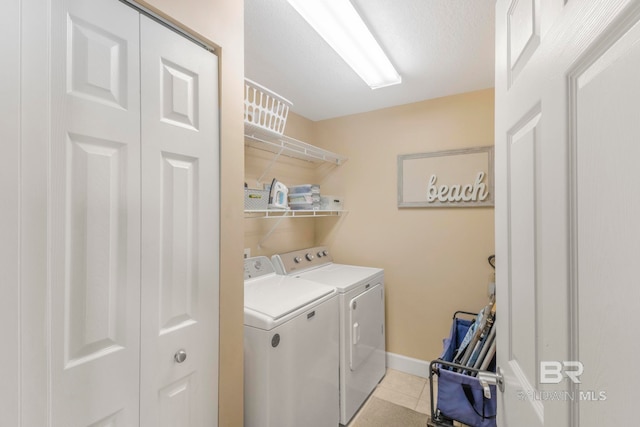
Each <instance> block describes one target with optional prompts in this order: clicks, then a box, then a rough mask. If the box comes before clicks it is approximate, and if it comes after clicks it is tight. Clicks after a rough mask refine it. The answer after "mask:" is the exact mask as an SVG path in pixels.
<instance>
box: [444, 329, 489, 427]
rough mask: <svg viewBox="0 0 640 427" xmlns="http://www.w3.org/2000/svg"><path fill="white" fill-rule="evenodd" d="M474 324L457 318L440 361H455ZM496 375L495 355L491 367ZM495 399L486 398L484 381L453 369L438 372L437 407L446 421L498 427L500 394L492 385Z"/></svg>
mask: <svg viewBox="0 0 640 427" xmlns="http://www.w3.org/2000/svg"><path fill="white" fill-rule="evenodd" d="M472 323H473V322H472V321H469V320H466V319H458V318H454V321H453V324H452V325H451V331H450V334H449V336H448V337H447V338H445V339H444V342H443V344H444V346H443V347H444V349H443V352H442V355H441V356H440V359H442V360H444V361H447V362H452V361H453V358H454V356H455V351H456V349H457V348H458V347H459V346H460V344H461V343H462V340H463V339H464V337H465V335H466V334H467V331H468V329H469V327H470V326H471V324H472ZM489 370H490V371H492V372H495V356H494V359H493V360H492V362H491V364H490V365H489ZM489 387H490V389H491V399H487V398H485V397H484V392H483V389H482V386H481V385H480V382H479V381H478V379H477V378H476V377H473V376H470V375H465V374H462V373H459V372H455V371H452V370H450V369H449V368H448V367H447V366H445V365H440V369H439V373H438V401H437V408H438V411H440V413H441V414H442V415H443V416H445V417H446V418H449V419H452V420H456V421H459V422H461V423H463V424H467V425H469V426H472V427H496V412H497V395H496V386H494V385H492V386H489Z"/></svg>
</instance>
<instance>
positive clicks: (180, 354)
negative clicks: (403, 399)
mask: <svg viewBox="0 0 640 427" xmlns="http://www.w3.org/2000/svg"><path fill="white" fill-rule="evenodd" d="M173 359H174V360H175V361H176V362H178V363H182V362H184V361H185V360H186V359H187V352H186V351H184V350H183V349H180V350H178V351H177V352H176V354H175V355H174V356H173Z"/></svg>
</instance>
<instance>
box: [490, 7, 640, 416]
mask: <svg viewBox="0 0 640 427" xmlns="http://www.w3.org/2000/svg"><path fill="white" fill-rule="evenodd" d="M565 3H566V4H565ZM496 25H497V31H496V259H497V291H498V295H497V297H498V302H499V304H500V312H499V314H498V329H497V331H498V337H497V339H498V365H499V367H500V368H501V369H502V371H503V374H504V376H505V390H504V393H502V394H501V395H500V396H499V399H500V400H499V401H498V408H499V413H498V415H499V417H498V425H500V426H571V427H578V426H582V427H585V426H586V427H590V426H594V427H595V426H603V425H625V424H629V423H633V422H634V420H635V419H637V414H636V411H635V402H637V401H638V398H639V397H640V392H638V390H637V387H636V386H635V384H634V382H633V381H632V380H631V379H630V378H628V377H627V375H628V372H625V369H624V368H622V367H621V363H622V364H624V361H625V359H624V354H627V355H633V354H637V352H638V351H640V342H639V341H638V340H637V339H635V338H633V337H632V336H633V332H632V330H633V328H634V326H633V325H630V324H629V320H630V319H632V318H633V316H634V311H635V309H636V308H637V301H638V300H640V288H639V287H638V286H636V283H637V271H636V269H635V268H634V267H635V265H636V262H637V261H636V258H637V254H639V253H640V227H638V225H637V218H638V217H640V197H638V194H637V191H635V190H632V188H634V187H633V186H634V185H635V183H638V182H640V168H638V166H637V159H638V158H640V144H639V143H638V141H640V121H639V120H638V118H639V117H640V114H639V109H638V107H637V100H638V99H640V82H639V81H638V78H637V75H638V70H640V47H638V46H640V43H639V42H640V2H638V1H625V0H582V1H572V0H569V1H566V2H565V1H564V0H550V1H542V0H498V1H497V3H496ZM622 348H624V349H625V350H624V353H621V352H618V351H617V350H619V349H622Z"/></svg>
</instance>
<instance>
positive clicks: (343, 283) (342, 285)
mask: <svg viewBox="0 0 640 427" xmlns="http://www.w3.org/2000/svg"><path fill="white" fill-rule="evenodd" d="M383 272H384V270H383V269H381V268H375V267H360V266H357V265H348V264H328V265H325V266H322V267H318V268H314V269H310V270H307V271H305V272H302V273H299V274H296V275H295V277H300V278H304V279H307V280H313V281H314V282H320V283H324V284H327V285H330V286H335V287H336V288H337V290H338V292H341V293H342V292H347V291H348V290H350V289H351V288H354V287H356V286H358V285H360V284H362V282H364V281H367V280H370V279H372V278H373V277H374V276H376V275H381V274H382V273H383Z"/></svg>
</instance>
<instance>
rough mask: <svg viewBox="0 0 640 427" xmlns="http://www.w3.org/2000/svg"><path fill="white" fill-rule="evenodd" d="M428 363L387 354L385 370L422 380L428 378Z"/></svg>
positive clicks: (399, 355)
mask: <svg viewBox="0 0 640 427" xmlns="http://www.w3.org/2000/svg"><path fill="white" fill-rule="evenodd" d="M429 363H431V362H430V361H427V360H420V359H414V358H413V357H407V356H403V355H401V354H395V353H389V352H387V368H391V369H395V370H396V371H401V372H405V373H407V374H411V375H416V376H418V377H422V378H429Z"/></svg>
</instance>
